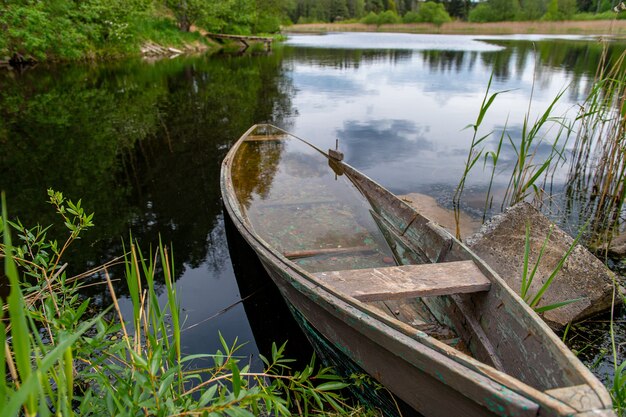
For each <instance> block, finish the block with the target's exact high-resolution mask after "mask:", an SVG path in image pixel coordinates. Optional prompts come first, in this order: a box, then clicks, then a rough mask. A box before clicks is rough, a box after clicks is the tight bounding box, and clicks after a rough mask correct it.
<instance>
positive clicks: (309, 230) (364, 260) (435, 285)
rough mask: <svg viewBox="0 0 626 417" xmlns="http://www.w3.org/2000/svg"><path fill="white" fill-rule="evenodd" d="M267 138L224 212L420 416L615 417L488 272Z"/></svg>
mask: <svg viewBox="0 0 626 417" xmlns="http://www.w3.org/2000/svg"><path fill="white" fill-rule="evenodd" d="M331 154H333V157H331V156H329V155H328V154H326V153H324V152H322V151H320V150H319V149H317V148H316V147H314V146H313V145H311V144H309V143H307V142H306V141H304V140H302V139H300V138H297V137H295V136H293V135H291V134H289V133H287V132H285V131H283V130H281V129H279V128H277V127H274V126H271V125H255V126H253V127H251V128H250V129H249V130H248V131H247V132H246V133H245V134H244V135H243V136H242V137H241V138H240V139H239V141H238V142H237V143H235V145H234V146H233V147H232V149H231V150H230V151H229V153H228V154H227V156H226V158H225V159H224V161H223V163H222V172H221V191H222V196H223V199H224V205H225V207H226V209H227V211H228V214H229V215H230V217H231V219H232V221H233V223H234V224H235V226H236V228H237V230H238V231H239V232H240V233H241V235H242V236H243V237H244V239H245V240H246V241H247V242H248V243H249V244H250V246H251V247H252V248H253V249H254V251H255V252H256V253H257V255H258V257H259V259H260V260H261V262H262V264H263V266H264V267H265V269H266V270H267V272H268V273H269V275H270V276H271V277H272V279H273V280H274V282H275V283H276V285H277V286H278V287H279V289H280V291H281V293H282V294H283V296H284V297H285V299H286V300H287V302H288V303H289V304H290V306H291V307H292V308H293V310H294V311H295V312H297V314H298V315H299V316H301V317H303V318H304V320H305V322H306V327H308V328H310V329H313V330H314V331H316V332H319V333H320V334H321V335H323V336H324V337H325V338H326V339H327V340H328V341H330V342H331V343H332V344H333V345H334V347H335V348H337V349H338V350H340V351H341V352H343V353H345V354H346V355H348V356H349V357H350V358H351V359H352V360H353V361H354V362H356V363H357V364H358V365H359V366H360V367H361V368H362V369H364V370H365V371H366V372H367V373H369V374H370V375H371V376H373V377H374V378H375V379H376V380H378V381H379V382H380V383H381V384H383V385H384V386H385V387H386V388H388V389H389V390H390V391H391V392H393V393H394V394H395V395H397V396H398V397H399V398H401V399H402V400H403V401H405V402H406V403H408V404H409V405H410V406H411V407H412V408H413V409H415V410H417V411H419V412H420V413H422V414H424V415H426V416H442V417H449V416H464V417H470V416H492V415H494V416H576V417H591V416H613V415H614V413H613V411H612V404H611V398H610V396H609V394H608V393H607V391H606V390H605V388H604V387H603V386H602V384H601V383H600V382H599V381H598V380H597V379H596V378H595V377H594V376H593V375H592V374H591V372H589V370H588V369H587V368H586V367H585V366H584V365H583V364H582V363H581V362H580V361H579V360H578V359H577V358H576V357H575V356H574V355H573V354H572V352H571V351H570V350H569V349H568V348H567V347H566V346H565V345H564V344H563V343H562V342H561V341H560V339H559V338H558V337H556V335H555V334H554V333H553V332H552V331H551V330H550V329H549V328H548V327H547V326H546V325H545V324H544V322H543V321H542V320H541V319H540V318H539V317H538V316H537V315H536V314H535V313H534V312H533V311H532V310H531V309H530V308H529V307H528V306H527V305H526V304H525V303H524V302H523V301H522V300H521V299H520V298H519V297H518V296H517V295H516V294H515V293H514V292H513V291H512V290H511V289H510V288H508V287H507V285H506V284H505V283H504V281H503V280H502V278H500V277H499V276H498V275H497V274H496V273H495V272H494V271H493V270H492V269H491V268H489V266H487V265H486V264H485V263H484V262H483V261H482V260H481V259H479V258H477V257H476V255H475V254H474V253H472V251H471V250H469V249H468V248H467V247H465V246H464V245H463V244H462V243H461V242H459V241H458V240H456V239H455V238H453V237H452V236H451V235H450V234H449V233H447V232H446V231H445V230H443V229H442V228H441V227H439V226H438V225H437V224H434V223H432V222H430V221H429V220H428V219H427V218H425V217H423V216H422V215H420V214H419V213H417V212H416V211H415V210H414V209H412V208H411V207H410V206H408V205H407V204H405V203H404V202H402V201H401V200H399V199H398V198H396V197H395V196H394V195H392V194H391V193H390V192H389V191H387V190H385V189H384V188H383V187H381V186H380V185H378V184H376V183H375V182H374V181H372V180H371V179H369V178H368V177H366V176H365V175H363V174H361V173H359V172H358V171H356V170H355V169H354V168H352V167H350V166H349V165H347V164H345V163H343V162H341V161H339V160H338V159H336V158H337V156H335V153H334V152H331Z"/></svg>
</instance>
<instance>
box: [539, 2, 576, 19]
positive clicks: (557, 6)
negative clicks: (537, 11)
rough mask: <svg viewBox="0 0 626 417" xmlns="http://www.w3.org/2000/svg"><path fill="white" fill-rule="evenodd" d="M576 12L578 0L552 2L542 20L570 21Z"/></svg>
mask: <svg viewBox="0 0 626 417" xmlns="http://www.w3.org/2000/svg"><path fill="white" fill-rule="evenodd" d="M575 11H576V0H550V3H548V11H547V12H546V14H545V15H543V17H542V18H541V19H542V20H549V21H557V20H567V19H570V18H571V17H572V16H573V15H574V12H575Z"/></svg>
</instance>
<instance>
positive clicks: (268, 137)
mask: <svg viewBox="0 0 626 417" xmlns="http://www.w3.org/2000/svg"><path fill="white" fill-rule="evenodd" d="M284 139H287V135H284V134H278V135H249V136H248V137H247V138H246V142H254V141H268V140H269V141H275V140H278V141H280V140H284Z"/></svg>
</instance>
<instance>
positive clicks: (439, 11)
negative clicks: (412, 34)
mask: <svg viewBox="0 0 626 417" xmlns="http://www.w3.org/2000/svg"><path fill="white" fill-rule="evenodd" d="M417 14H418V15H419V18H420V21H421V22H428V23H434V24H435V25H437V26H441V25H443V24H444V23H446V22H450V21H451V20H452V18H451V17H450V15H449V14H448V12H447V11H446V9H445V7H444V6H443V4H441V3H435V2H433V1H427V2H426V3H424V4H422V5H421V6H420V8H419V9H418V11H417Z"/></svg>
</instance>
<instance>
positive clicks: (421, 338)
mask: <svg viewBox="0 0 626 417" xmlns="http://www.w3.org/2000/svg"><path fill="white" fill-rule="evenodd" d="M259 127H269V128H271V129H275V130H277V131H280V132H282V133H283V134H285V135H287V136H289V137H290V138H294V139H297V140H299V141H301V142H303V143H305V144H307V145H309V146H311V147H312V148H313V149H315V150H316V151H318V152H320V153H321V154H322V155H324V156H325V157H326V158H329V157H328V155H327V154H326V153H325V152H324V151H322V150H321V149H319V148H318V147H317V146H315V145H313V144H311V143H310V142H308V141H307V140H304V139H302V138H300V137H298V136H296V135H294V134H292V133H289V132H287V131H285V130H284V129H281V128H279V127H277V126H273V125H271V124H255V125H253V126H252V127H251V128H250V129H248V130H247V131H246V132H245V133H244V134H243V135H242V136H241V137H240V138H239V140H237V142H236V143H235V144H234V145H233V146H232V147H231V149H230V150H229V152H228V153H227V155H226V157H225V158H224V160H223V162H222V172H221V188H222V195H223V198H224V201H223V203H224V206H225V207H226V209H227V211H228V212H229V215H230V216H231V218H232V219H233V220H234V222H235V225H237V224H239V226H238V227H237V229H238V230H239V232H240V233H241V232H245V234H246V235H247V238H246V239H245V240H247V241H248V243H249V244H251V245H252V243H253V242H255V243H256V244H257V245H256V246H257V247H255V248H254V249H255V251H256V250H262V251H264V252H265V256H266V257H267V258H268V260H270V261H272V262H274V263H275V264H276V265H278V266H279V267H280V268H282V269H285V270H291V271H293V272H294V273H295V274H292V273H289V274H288V275H290V277H291V278H292V279H293V280H294V281H296V278H299V279H301V280H303V281H304V282H305V283H307V284H309V285H312V286H311V287H308V286H305V287H304V288H307V289H308V290H309V291H311V292H318V295H323V296H325V298H326V297H328V299H329V300H331V299H337V300H339V301H340V302H341V303H343V304H345V305H347V306H348V307H350V308H354V309H355V310H356V311H359V312H361V313H365V317H366V318H367V319H371V320H372V321H374V322H378V323H382V324H384V325H385V326H386V327H388V328H389V330H390V331H391V332H389V331H388V332H386V333H387V334H388V337H392V338H393V337H394V334H393V333H392V332H397V333H399V334H401V335H402V336H404V337H408V338H409V339H410V340H411V341H412V342H415V343H416V344H417V345H418V346H421V347H423V348H426V349H427V350H429V351H431V352H432V353H434V354H435V356H441V358H439V360H437V362H438V363H440V365H441V366H445V364H444V363H443V362H445V361H447V360H452V361H453V362H454V363H456V364H458V365H461V366H464V367H466V368H467V370H468V371H470V372H473V373H475V374H476V375H478V376H480V377H484V378H487V379H488V380H490V381H492V382H494V383H496V384H498V385H500V386H501V387H503V388H505V389H509V390H511V391H512V392H514V393H515V394H517V395H520V396H522V397H524V398H527V399H531V400H532V401H536V402H537V404H539V405H540V406H548V407H549V408H552V409H555V410H559V412H560V413H564V414H575V413H577V412H579V411H577V410H575V409H574V408H572V406H571V405H569V404H567V403H565V402H563V401H561V400H560V399H557V398H555V397H553V396H551V395H549V394H546V393H545V392H544V391H541V390H539V389H537V388H534V387H533V386H531V385H528V384H526V383H524V382H523V381H521V380H519V379H517V378H516V377H514V376H512V375H510V374H508V373H506V372H503V371H499V370H497V369H495V368H494V367H492V366H490V365H487V364H485V363H483V362H481V361H479V360H478V359H475V358H473V357H471V356H469V355H467V354H465V353H463V352H460V351H459V350H457V349H455V348H453V347H451V346H448V345H447V344H445V343H443V342H441V341H439V340H437V339H435V338H434V337H432V336H430V335H428V334H427V333H425V332H423V331H421V330H418V329H416V328H414V327H412V326H410V325H408V324H406V323H403V322H401V321H400V320H398V319H396V318H394V317H390V316H388V315H385V314H384V313H382V312H381V311H379V310H378V309H376V308H374V307H372V306H369V305H368V304H366V303H364V302H361V301H359V300H357V299H356V298H353V297H351V296H349V295H347V294H345V293H343V292H341V291H338V290H336V289H335V288H333V287H332V285H328V284H327V283H325V282H324V281H322V280H320V279H318V278H317V277H315V276H314V275H313V274H312V273H310V272H308V271H306V270H304V269H303V268H301V267H300V266H298V265H297V264H296V263H295V262H293V261H291V260H290V259H288V258H286V257H285V256H284V255H283V254H282V253H280V252H279V251H278V250H277V249H275V248H274V247H273V246H272V245H270V244H269V243H268V242H266V241H265V240H264V239H263V238H261V237H260V236H259V235H258V234H257V233H256V232H255V231H254V227H253V226H252V223H251V222H250V220H249V218H248V217H247V215H246V214H245V210H242V209H241V206H240V204H239V201H238V199H237V197H236V194H235V193H234V186H233V184H232V172H231V168H232V164H231V162H232V161H233V157H234V155H235V154H236V153H237V151H238V150H239V148H240V146H241V144H242V143H243V142H245V139H246V138H247V137H248V136H249V135H250V134H251V133H252V132H253V131H255V130H256V129H257V128H259ZM341 164H342V165H344V166H345V167H347V168H348V169H350V170H352V171H354V172H358V173H359V175H361V176H362V177H363V178H364V179H365V180H367V181H370V182H371V183H373V184H375V185H377V186H378V187H380V188H381V189H383V190H384V191H386V192H387V193H389V191H388V190H386V189H385V188H384V187H382V186H380V184H378V183H377V182H376V181H374V180H372V179H371V178H369V177H367V176H366V175H365V174H363V173H361V172H359V171H357V170H356V169H354V168H353V167H352V166H350V165H348V164H346V163H345V162H341ZM389 194H390V195H392V194H391V193H389ZM394 197H395V196H394ZM396 198H397V197H396ZM398 201H400V202H401V203H402V204H403V205H404V206H406V207H408V208H409V209H411V210H412V211H414V212H415V213H416V214H417V215H418V216H421V217H424V216H422V215H421V214H420V213H418V212H417V211H416V210H415V209H413V208H412V207H411V206H409V205H408V204H407V203H406V202H404V201H402V200H401V199H398ZM424 218H425V217H424ZM425 219H427V218H425ZM427 220H429V219H427ZM429 221H430V220H429ZM430 223H431V225H432V226H433V227H435V228H438V229H441V231H443V233H444V234H446V235H450V233H449V232H447V231H446V230H445V229H443V228H441V227H440V226H439V225H437V224H436V223H433V222H430ZM244 237H245V236H244ZM450 237H452V239H454V240H455V241H456V243H458V244H460V245H461V248H462V249H463V250H464V251H466V252H467V253H468V255H469V256H470V258H471V259H472V260H473V261H474V262H475V263H476V265H477V266H478V267H479V268H480V269H481V270H482V271H483V272H485V273H486V274H485V275H486V276H487V278H488V279H489V280H490V281H492V282H493V283H494V284H495V285H497V286H499V287H500V289H502V290H504V291H505V292H507V293H508V295H509V296H510V297H511V298H513V299H514V300H515V301H517V304H519V305H520V306H521V307H522V308H523V309H525V310H526V313H528V314H531V315H536V313H535V312H534V311H533V310H532V309H531V308H530V307H529V306H528V305H527V304H525V303H524V302H523V300H521V299H519V296H518V295H517V294H516V293H515V292H514V291H513V290H512V289H511V288H509V287H508V285H507V284H506V283H505V282H504V280H503V279H502V278H501V277H500V276H499V275H498V274H497V273H496V272H495V271H494V270H493V269H491V268H490V267H489V266H488V265H487V264H486V263H485V262H484V261H483V260H482V259H480V258H479V257H478V256H477V255H476V254H475V253H474V252H473V251H472V250H471V249H469V248H468V247H467V246H465V245H464V244H463V243H462V242H460V241H458V240H457V239H455V238H454V237H453V236H452V235H450ZM250 239H252V241H251V240H250ZM291 285H292V284H291ZM297 290H298V291H301V288H297ZM329 303H330V304H335V305H336V304H337V303H331V301H329ZM327 311H328V312H329V313H330V314H333V315H335V316H336V314H334V313H333V312H332V311H330V310H327ZM343 311H346V310H345V309H343ZM360 318H363V317H362V316H360ZM537 324H538V325H539V326H540V328H541V330H542V331H543V332H544V333H545V334H546V335H547V336H548V338H549V339H552V340H551V342H553V343H555V344H556V345H557V347H560V346H558V345H562V347H564V348H565V349H561V351H562V353H563V354H564V355H565V357H566V359H567V362H568V363H569V365H570V366H573V367H574V368H575V371H576V373H577V374H579V375H580V376H581V378H582V379H584V382H585V383H586V384H587V385H588V386H589V387H590V388H591V389H592V390H593V392H594V393H595V394H596V396H597V397H598V399H599V400H600V402H601V403H602V404H603V405H604V406H605V407H607V408H608V409H612V401H611V400H610V396H609V394H608V392H606V389H605V387H604V386H603V385H601V383H600V382H599V381H598V380H597V379H596V378H595V376H593V374H591V372H590V371H589V370H588V369H587V368H586V367H585V366H584V365H583V364H582V363H581V362H580V361H579V360H578V358H576V356H575V355H574V354H573V353H572V352H571V351H570V350H569V349H568V348H567V347H566V346H565V345H564V344H563V343H562V341H561V340H560V339H559V338H558V337H557V336H556V335H555V334H554V333H553V331H552V330H551V329H550V328H549V327H548V325H547V324H546V323H545V322H543V320H541V319H540V318H539V317H537ZM396 339H397V337H396ZM425 354H426V353H425ZM431 357H432V356H431ZM442 359H443V360H442ZM432 376H435V375H432ZM468 379H470V380H471V377H470V376H468ZM559 388H561V387H559ZM607 400H608V402H607Z"/></svg>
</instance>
